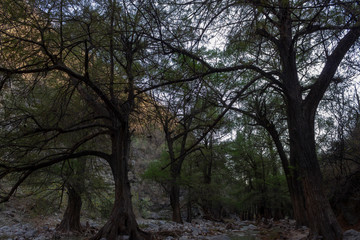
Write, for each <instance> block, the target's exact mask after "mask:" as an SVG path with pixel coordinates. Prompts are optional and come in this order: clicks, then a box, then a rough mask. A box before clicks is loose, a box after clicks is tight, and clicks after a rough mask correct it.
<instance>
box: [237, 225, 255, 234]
mask: <svg viewBox="0 0 360 240" xmlns="http://www.w3.org/2000/svg"><path fill="white" fill-rule="evenodd" d="M256 229H257V227H256V226H255V225H253V224H249V225H247V226H243V227H241V229H240V230H241V231H244V232H245V231H249V230H250V231H251V230H256Z"/></svg>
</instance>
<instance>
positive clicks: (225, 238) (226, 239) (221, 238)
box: [208, 235, 231, 240]
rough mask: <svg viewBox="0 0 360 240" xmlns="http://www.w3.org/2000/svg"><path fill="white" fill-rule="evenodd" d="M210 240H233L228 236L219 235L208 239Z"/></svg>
mask: <svg viewBox="0 0 360 240" xmlns="http://www.w3.org/2000/svg"><path fill="white" fill-rule="evenodd" d="M208 239H209V240H231V238H230V237H228V236H227V235H217V236H212V237H209V238H208Z"/></svg>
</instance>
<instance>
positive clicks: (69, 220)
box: [56, 185, 82, 233]
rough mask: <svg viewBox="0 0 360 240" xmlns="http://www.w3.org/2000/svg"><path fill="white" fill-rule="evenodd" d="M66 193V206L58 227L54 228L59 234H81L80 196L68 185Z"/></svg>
mask: <svg viewBox="0 0 360 240" xmlns="http://www.w3.org/2000/svg"><path fill="white" fill-rule="evenodd" d="M67 191H68V193H67V194H68V204H67V207H66V210H65V213H64V216H63V219H62V220H61V223H60V225H59V226H57V227H56V230H57V231H61V232H65V233H68V232H81V231H82V226H81V223H80V212H81V206H82V201H81V196H80V194H79V193H78V192H77V191H76V190H75V189H74V188H73V187H72V186H70V185H68V186H67Z"/></svg>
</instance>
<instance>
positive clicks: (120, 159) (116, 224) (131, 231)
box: [92, 120, 151, 240]
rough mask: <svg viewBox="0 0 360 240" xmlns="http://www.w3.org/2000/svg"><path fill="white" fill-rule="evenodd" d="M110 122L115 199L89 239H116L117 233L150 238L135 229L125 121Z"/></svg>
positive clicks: (128, 135)
mask: <svg viewBox="0 0 360 240" xmlns="http://www.w3.org/2000/svg"><path fill="white" fill-rule="evenodd" d="M113 121H114V123H113V127H114V130H113V133H112V135H111V141H112V156H111V160H110V161H109V164H110V167H111V170H112V173H113V176H114V182H115V202H114V206H113V209H112V211H111V215H110V217H109V220H108V221H107V223H106V224H105V225H104V226H103V227H102V228H101V229H100V231H99V232H98V233H97V234H96V236H94V237H93V238H92V240H99V239H101V238H103V237H104V238H106V239H107V240H117V239H119V237H121V236H129V237H130V239H131V240H143V239H151V236H150V235H149V234H147V233H145V232H143V231H141V230H140V229H139V227H138V224H137V222H136V218H135V214H134V212H133V208H132V202H131V192H130V183H129V180H128V159H129V148H130V133H129V128H128V122H127V121H123V122H120V121H117V120H113Z"/></svg>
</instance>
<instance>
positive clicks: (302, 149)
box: [288, 104, 342, 240]
mask: <svg viewBox="0 0 360 240" xmlns="http://www.w3.org/2000/svg"><path fill="white" fill-rule="evenodd" d="M300 106H301V105H300ZM300 106H299V105H298V106H296V105H291V104H288V124H289V137H290V162H293V163H295V164H296V165H295V167H296V169H298V172H299V174H300V178H301V182H302V187H303V192H304V198H305V206H306V213H307V218H308V225H309V227H310V229H311V231H312V235H313V236H317V235H322V236H323V237H324V239H327V240H336V239H341V238H342V229H341V227H340V225H339V224H338V222H337V220H336V217H335V215H334V213H333V211H332V209H331V207H330V203H329V201H328V199H327V198H326V195H325V192H324V189H323V183H322V175H321V170H320V166H319V163H318V159H317V155H316V147H315V136H314V120H313V119H312V117H311V115H310V114H309V111H304V109H303V108H302V107H300ZM297 201H301V200H299V199H297Z"/></svg>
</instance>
